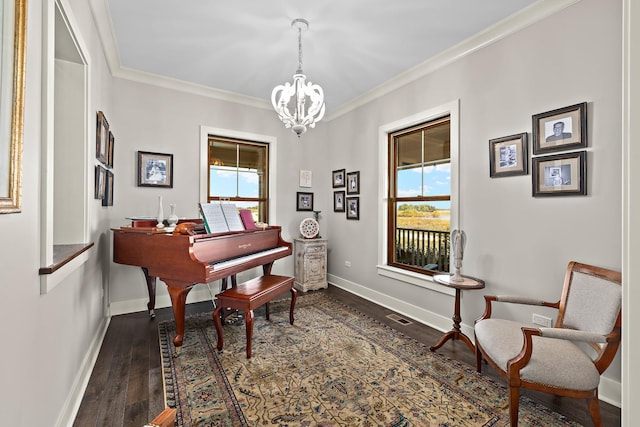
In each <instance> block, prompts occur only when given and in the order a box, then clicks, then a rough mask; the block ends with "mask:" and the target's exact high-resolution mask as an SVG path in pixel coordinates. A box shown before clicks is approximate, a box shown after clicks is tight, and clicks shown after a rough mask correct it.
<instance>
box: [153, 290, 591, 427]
mask: <svg viewBox="0 0 640 427" xmlns="http://www.w3.org/2000/svg"><path fill="white" fill-rule="evenodd" d="M159 332H160V344H161V351H162V362H163V377H164V385H165V392H166V401H167V405H168V406H171V407H176V408H177V409H178V411H177V412H178V416H177V420H176V425H177V426H184V427H192V426H397V427H402V426H419V427H424V426H507V425H509V416H508V402H507V399H506V397H507V392H506V389H505V387H504V386H503V385H502V384H499V383H497V382H494V381H492V380H491V379H489V378H488V377H486V376H483V375H481V374H478V373H477V372H475V370H474V369H472V368H471V367H470V366H468V365H463V364H461V363H458V362H457V361H455V360H451V359H448V358H446V357H444V356H441V355H439V354H438V353H432V352H430V351H429V349H428V348H427V346H425V345H422V344H420V343H418V342H417V341H415V340H413V339H411V338H408V337H406V336H404V335H402V334H401V333H399V332H397V331H395V330H393V329H391V328H389V327H387V326H386V325H383V324H381V323H378V322H376V321H375V320H373V319H371V318H369V317H368V316H365V315H363V314H361V313H358V312H355V311H354V310H353V309H351V308H349V307H346V306H344V305H342V304H341V303H340V302H338V301H335V300H333V299H331V298H330V297H328V296H327V295H326V294H324V293H322V292H315V293H311V294H307V295H301V296H300V297H299V298H298V302H297V304H296V309H295V323H294V325H293V326H292V325H290V324H289V300H288V299H287V300H282V301H277V302H275V303H272V304H271V320H269V321H267V320H266V319H265V316H264V307H262V308H261V309H259V310H256V312H255V324H254V331H253V345H252V357H251V359H248V360H247V358H246V354H245V327H244V323H243V322H242V321H241V320H240V321H238V322H236V323H233V324H227V325H224V349H223V351H222V352H218V351H217V350H216V343H217V336H216V332H215V328H214V326H213V320H212V319H211V315H210V314H207V315H204V314H203V315H197V316H193V317H188V318H187V319H186V322H185V339H184V344H183V346H182V351H181V354H180V356H179V357H177V358H174V357H171V353H172V352H173V345H172V344H171V339H172V338H173V336H174V334H175V324H174V322H173V321H166V322H162V323H160V324H159ZM520 425H521V426H544V427H548V426H565V425H573V426H575V425H578V424H575V423H571V422H569V421H567V420H566V419H565V418H564V417H563V416H561V415H559V414H557V413H554V412H552V411H550V410H548V409H547V408H545V407H544V406H542V405H539V404H536V403H535V402H533V401H531V400H529V399H527V398H521V404H520Z"/></svg>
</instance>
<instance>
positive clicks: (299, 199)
mask: <svg viewBox="0 0 640 427" xmlns="http://www.w3.org/2000/svg"><path fill="white" fill-rule="evenodd" d="M296 211H313V193H305V192H301V191H298V192H297V193H296Z"/></svg>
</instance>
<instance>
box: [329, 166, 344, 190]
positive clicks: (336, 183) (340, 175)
mask: <svg viewBox="0 0 640 427" xmlns="http://www.w3.org/2000/svg"><path fill="white" fill-rule="evenodd" d="M344 174H345V169H338V170H334V171H333V172H332V173H331V183H332V185H333V188H342V187H344V186H345V185H346V181H345V177H344Z"/></svg>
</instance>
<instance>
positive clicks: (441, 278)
mask: <svg viewBox="0 0 640 427" xmlns="http://www.w3.org/2000/svg"><path fill="white" fill-rule="evenodd" d="M451 279H452V276H450V275H445V274H441V275H437V276H433V280H434V281H435V282H437V283H439V284H441V285H444V286H447V287H449V288H454V289H455V290H456V298H455V303H454V307H453V317H452V319H453V328H452V329H451V330H450V331H449V332H446V333H445V334H444V335H443V336H442V337H441V338H440V340H439V341H438V343H437V344H436V345H434V346H431V347H429V350H431V351H436V350H437V349H439V348H440V347H442V346H443V345H444V343H446V342H447V341H449V340H460V341H462V342H464V343H465V344H466V345H467V347H469V350H471V352H472V353H475V352H476V347H475V346H474V345H473V343H472V342H471V340H470V339H469V337H468V336H466V335H465V334H464V333H462V331H461V330H460V322H461V321H462V317H461V316H460V296H461V293H462V289H482V288H484V281H482V280H478V279H474V278H472V277H463V280H462V281H460V282H456V281H453V280H451Z"/></svg>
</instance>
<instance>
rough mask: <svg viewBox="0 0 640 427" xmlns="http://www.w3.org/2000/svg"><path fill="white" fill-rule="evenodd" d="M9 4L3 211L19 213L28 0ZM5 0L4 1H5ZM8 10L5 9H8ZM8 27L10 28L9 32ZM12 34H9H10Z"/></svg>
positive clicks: (1, 139) (0, 137)
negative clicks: (11, 26) (7, 125)
mask: <svg viewBox="0 0 640 427" xmlns="http://www.w3.org/2000/svg"><path fill="white" fill-rule="evenodd" d="M4 1H5V2H6V1H9V2H10V3H7V4H6V5H8V6H9V7H8V9H9V13H8V14H7V15H6V16H10V15H13V16H14V19H13V22H11V20H10V19H5V21H4V25H6V24H7V23H9V24H13V31H11V28H9V29H6V28H5V31H3V32H2V45H1V47H0V52H1V51H5V52H13V55H12V56H10V57H9V58H6V59H9V61H7V63H6V64H5V61H4V58H3V61H2V62H3V70H2V74H4V73H5V72H6V73H7V74H10V77H11V78H9V79H4V78H3V80H2V81H3V82H12V83H13V84H12V85H11V86H10V87H2V86H1V84H2V83H1V82H0V93H1V94H2V99H0V102H1V103H2V105H3V106H7V108H1V109H0V111H2V114H3V116H5V115H6V117H0V121H1V122H2V123H11V127H10V129H9V132H6V133H5V132H2V133H1V134H0V152H1V153H2V155H0V162H2V163H0V171H1V173H0V213H18V212H20V210H21V207H20V202H21V200H20V197H21V194H20V185H21V184H20V180H21V174H22V138H23V128H24V87H25V50H26V20H27V19H26V14H27V2H26V0H4ZM3 3H4V2H3ZM5 12H6V9H5ZM7 30H8V31H7ZM7 34H9V36H7Z"/></svg>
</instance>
